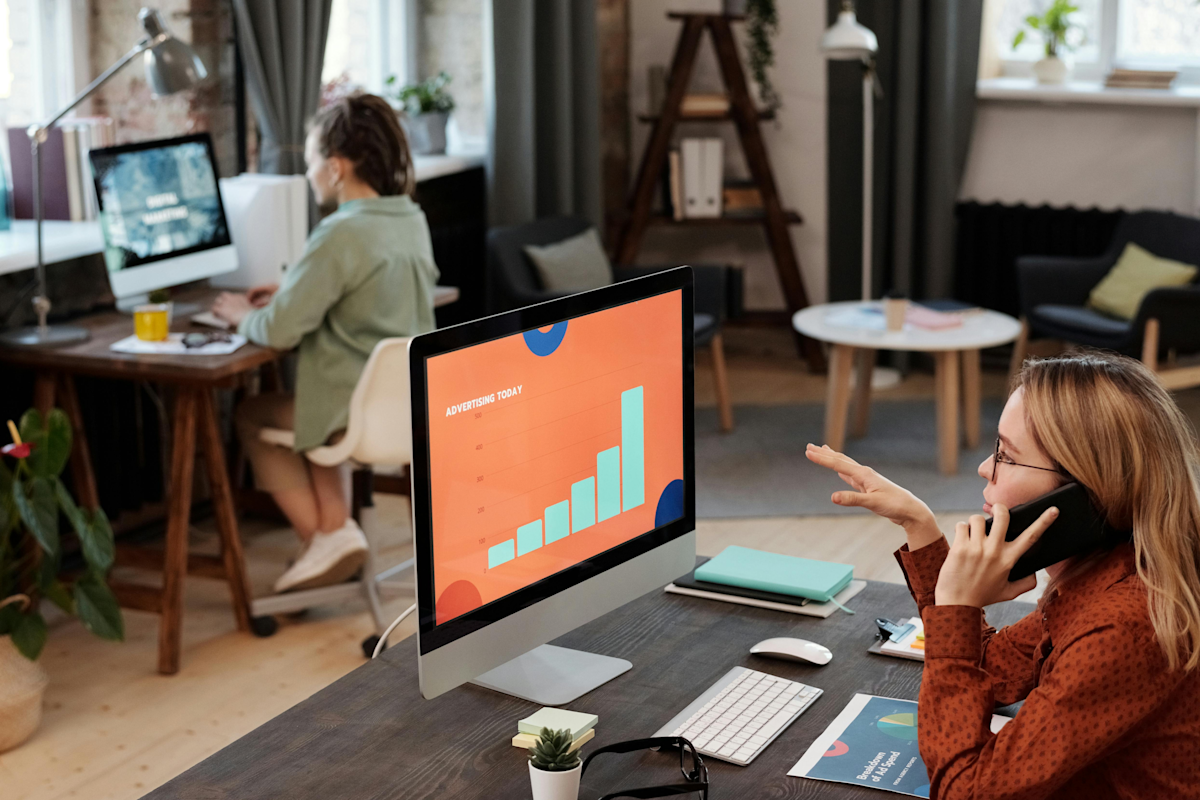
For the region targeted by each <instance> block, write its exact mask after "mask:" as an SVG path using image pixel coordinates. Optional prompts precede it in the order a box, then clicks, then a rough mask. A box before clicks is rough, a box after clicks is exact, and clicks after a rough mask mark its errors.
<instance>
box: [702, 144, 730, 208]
mask: <svg viewBox="0 0 1200 800" xmlns="http://www.w3.org/2000/svg"><path fill="white" fill-rule="evenodd" d="M702 171H703V173H704V216H706V217H719V216H721V211H722V209H721V199H722V198H721V189H722V185H723V184H724V182H725V181H724V178H725V142H724V141H722V140H721V139H705V140H704V167H703V170H702Z"/></svg>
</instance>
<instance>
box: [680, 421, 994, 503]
mask: <svg viewBox="0 0 1200 800" xmlns="http://www.w3.org/2000/svg"><path fill="white" fill-rule="evenodd" d="M1003 407H1004V403H1003V401H1002V400H1000V399H999V398H994V399H985V400H984V402H983V408H982V412H981V426H980V439H979V442H980V444H979V447H976V448H974V449H971V450H961V451H960V452H959V462H958V474H957V475H942V474H941V473H940V472H938V469H937V421H936V419H935V416H934V404H933V400H931V399H930V400H893V401H876V402H874V403H872V404H871V421H870V427H869V430H868V432H867V435H866V436H865V437H863V438H861V439H848V440H847V443H846V453H847V454H848V455H850V456H851V457H853V458H854V459H856V460H857V461H859V462H860V463H863V464H866V465H868V466H870V467H872V468H874V469H875V470H876V471H878V472H880V473H881V474H883V475H885V476H887V477H888V478H890V479H891V480H893V481H895V482H896V483H898V484H900V485H901V486H903V487H905V488H907V489H909V490H911V491H912V492H913V493H914V494H915V495H917V496H918V497H920V498H921V499H922V500H924V501H925V502H926V503H928V504H929V506H930V508H932V509H933V510H934V511H971V510H973V509H977V508H979V507H980V505H981V504H982V502H983V497H982V495H981V492H982V491H983V487H984V485H985V483H986V482H985V481H984V479H982V478H980V477H979V475H978V474H976V470H977V469H978V467H979V463H980V462H981V461H983V460H984V459H985V458H987V457H988V456H989V455H991V452H992V448H993V446H994V444H995V440H996V424H997V422H998V421H999V419H1000V412H1001V410H1003ZM734 416H735V421H736V427H735V428H734V430H733V432H732V433H728V434H722V433H720V431H719V428H718V424H717V413H716V409H713V408H698V409H696V516H697V517H699V518H710V519H711V518H721V517H777V516H810V515H816V514H854V513H858V514H861V513H865V512H863V510H862V509H855V508H843V507H841V506H837V505H834V504H833V503H832V502H831V501H830V499H829V496H830V494H832V493H833V492H835V491H838V490H839V489H844V488H847V487H846V485H845V484H844V483H842V481H841V480H840V479H839V478H838V477H837V475H834V474H833V473H830V472H828V471H827V470H824V469H822V468H821V467H818V466H817V465H815V464H813V463H812V462H810V461H809V460H808V459H807V458H805V457H804V447H805V445H806V444H807V443H809V442H813V443H814V444H822V439H823V431H824V426H825V407H824V405H823V404H822V405H815V404H814V405H792V406H738V407H736V408H735V409H734Z"/></svg>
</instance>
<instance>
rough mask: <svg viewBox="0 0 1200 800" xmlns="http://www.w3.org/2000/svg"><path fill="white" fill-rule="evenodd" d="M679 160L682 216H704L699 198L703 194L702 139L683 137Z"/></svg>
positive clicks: (680, 144)
mask: <svg viewBox="0 0 1200 800" xmlns="http://www.w3.org/2000/svg"><path fill="white" fill-rule="evenodd" d="M679 160H680V161H682V162H683V216H684V217H687V218H695V217H702V216H704V213H703V209H702V208H701V198H703V196H704V176H703V175H702V174H701V171H700V170H701V167H703V166H704V142H703V140H702V139H684V140H683V141H681V142H680V143H679Z"/></svg>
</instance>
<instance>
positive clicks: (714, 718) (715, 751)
mask: <svg viewBox="0 0 1200 800" xmlns="http://www.w3.org/2000/svg"><path fill="white" fill-rule="evenodd" d="M821 693H822V690H821V689H817V688H816V687H813V686H806V685H805V684H803V683H797V682H796V681H789V680H785V679H784V678H776V677H775V676H774V675H768V674H767V673H765V672H759V671H757V670H753V669H746V668H745V667H734V668H733V669H731V670H729V672H727V673H725V676H724V677H722V678H721V679H720V680H718V681H717V682H716V683H714V684H713V685H712V686H710V687H709V688H708V691H706V692H705V693H704V694H702V695H700V696H699V697H697V698H696V699H695V701H693V702H692V704H691V705H689V706H688V707H687V708H685V709H684V710H683V711H681V712H679V713H678V714H677V715H675V717H674V718H673V719H672V720H671V721H670V722H668V723H667V724H666V725H664V726H663V727H662V728H661V729H660V730H659V731H658V732H657V733H655V734H654V735H655V736H682V737H684V738H685V739H687V740H688V741H690V742H691V743H692V744H693V745H695V746H696V749H697V750H699V751H700V752H701V753H703V754H704V755H706V756H711V757H713V758H719V759H721V760H722V761H729V762H731V763H734V764H739V765H741V766H745V765H746V764H749V763H750V762H751V761H753V760H754V759H755V757H757V756H758V754H759V753H761V752H762V751H763V750H764V749H765V748H766V746H767V745H769V744H770V743H771V742H773V741H774V740H775V737H776V736H778V735H779V734H781V733H783V731H784V729H786V728H787V726H788V725H791V724H792V722H793V721H795V719H796V717H798V716H800V714H801V713H803V712H804V710H805V709H807V708H808V707H809V706H810V705H812V703H813V701H814V700H816V699H817V698H818V697H820V696H821Z"/></svg>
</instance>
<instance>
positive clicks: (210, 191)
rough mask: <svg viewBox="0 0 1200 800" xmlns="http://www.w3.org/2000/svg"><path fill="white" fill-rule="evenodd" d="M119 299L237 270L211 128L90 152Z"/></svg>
mask: <svg viewBox="0 0 1200 800" xmlns="http://www.w3.org/2000/svg"><path fill="white" fill-rule="evenodd" d="M89 158H90V160H91V164H92V173H93V176H94V178H95V183H96V198H97V200H98V202H99V207H100V224H101V227H102V228H103V229H104V244H105V248H104V260H105V263H106V265H107V267H108V278H109V283H110V284H111V285H112V290H113V294H114V295H116V296H117V297H118V298H127V297H134V296H137V295H140V294H144V293H146V292H150V291H153V290H155V289H162V288H166V287H169V286H178V285H179V284H182V283H188V282H190V281H195V280H199V279H201V278H207V277H210V276H212V275H219V274H221V273H223V272H230V271H232V270H234V269H237V266H238V260H237V251H236V250H235V249H234V247H233V244H232V242H231V241H230V238H229V225H228V223H227V222H226V219H225V209H224V206H223V205H222V203H221V193H220V191H219V190H218V188H217V168H216V161H215V159H214V158H213V151H212V141H211V140H210V139H209V137H208V134H198V135H195V136H184V137H180V138H178V139H165V140H161V141H154V142H139V143H137V144H128V145H121V146H119V147H106V148H102V149H96V150H92V151H91V152H90V153H89Z"/></svg>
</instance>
